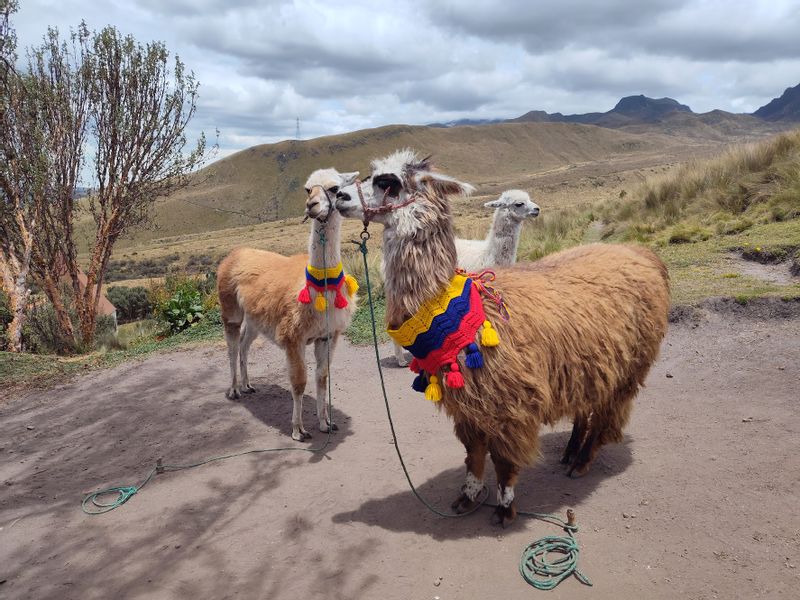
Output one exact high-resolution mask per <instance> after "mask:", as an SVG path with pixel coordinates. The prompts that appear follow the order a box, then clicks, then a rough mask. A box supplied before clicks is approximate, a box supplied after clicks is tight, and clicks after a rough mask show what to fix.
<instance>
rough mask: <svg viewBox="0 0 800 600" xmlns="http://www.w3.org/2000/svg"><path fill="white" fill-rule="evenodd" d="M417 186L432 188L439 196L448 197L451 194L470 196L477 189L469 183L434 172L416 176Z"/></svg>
mask: <svg viewBox="0 0 800 600" xmlns="http://www.w3.org/2000/svg"><path fill="white" fill-rule="evenodd" d="M414 180H415V181H416V182H417V184H421V185H426V186H429V187H432V188H433V189H434V190H435V191H436V192H437V193H438V194H440V195H443V196H446V195H449V194H459V195H462V196H469V195H470V194H471V193H472V192H474V191H475V188H474V187H473V186H471V185H470V184H468V183H464V182H463V181H459V180H458V179H453V178H452V177H448V176H447V175H442V174H441V173H434V172H432V171H423V172H421V173H417V174H416V175H415V176H414Z"/></svg>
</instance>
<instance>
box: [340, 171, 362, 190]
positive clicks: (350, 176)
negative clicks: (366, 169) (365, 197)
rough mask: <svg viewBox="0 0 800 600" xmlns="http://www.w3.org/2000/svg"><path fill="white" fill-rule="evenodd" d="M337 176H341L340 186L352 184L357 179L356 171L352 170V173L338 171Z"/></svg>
mask: <svg viewBox="0 0 800 600" xmlns="http://www.w3.org/2000/svg"><path fill="white" fill-rule="evenodd" d="M339 176H340V177H341V178H342V187H344V186H346V185H352V184H354V183H355V182H356V179H358V171H353V172H352V173H339Z"/></svg>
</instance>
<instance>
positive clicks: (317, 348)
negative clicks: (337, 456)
mask: <svg viewBox="0 0 800 600" xmlns="http://www.w3.org/2000/svg"><path fill="white" fill-rule="evenodd" d="M338 338H339V336H338V335H334V336H333V337H332V338H331V347H330V359H331V361H333V351H334V349H335V348H336V341H337V340H338ZM327 346H328V341H327V340H324V339H321V340H314V358H315V359H316V361H317V369H316V379H317V418H318V419H319V430H320V431H321V432H322V433H328V430H329V429H331V430H333V431H336V430H338V429H339V428H338V427H337V426H336V423H333V422H332V421H331V417H330V415H329V414H328V403H327V401H326V399H327V392H328V375H329V373H328V354H329V352H328V350H327Z"/></svg>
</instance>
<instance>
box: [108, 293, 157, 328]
mask: <svg viewBox="0 0 800 600" xmlns="http://www.w3.org/2000/svg"><path fill="white" fill-rule="evenodd" d="M106 295H107V296H108V300H109V301H110V302H111V304H113V305H114V306H115V307H116V309H117V320H118V321H119V322H120V323H130V322H131V321H139V320H141V319H146V318H147V317H148V316H150V314H151V313H152V311H153V305H152V303H151V302H150V298H149V297H148V294H147V289H146V288H144V287H142V286H137V287H121V286H113V287H110V288H108V292H107V294H106Z"/></svg>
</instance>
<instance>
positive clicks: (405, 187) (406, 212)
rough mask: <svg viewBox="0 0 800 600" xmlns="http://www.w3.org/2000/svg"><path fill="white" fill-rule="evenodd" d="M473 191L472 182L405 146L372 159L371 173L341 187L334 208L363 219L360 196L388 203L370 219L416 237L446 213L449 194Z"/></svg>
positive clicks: (375, 206)
mask: <svg viewBox="0 0 800 600" xmlns="http://www.w3.org/2000/svg"><path fill="white" fill-rule="evenodd" d="M359 187H360V188H361V189H359ZM472 191H474V188H473V187H472V186H471V185H469V184H467V183H463V182H461V181H458V180H456V179H453V178H452V177H448V176H447V175H443V174H441V173H438V172H436V171H434V170H433V164H432V162H431V158H430V157H427V158H420V157H419V156H418V155H417V153H416V152H414V151H413V150H410V149H404V150H398V151H397V152H394V153H393V154H390V155H389V156H387V157H385V158H380V159H376V160H374V161H372V174H371V175H370V176H369V177H368V178H367V179H366V180H365V181H364V182H363V186H362V185H359V184H354V185H352V186H344V187H342V188H341V189H340V190H339V193H338V194H337V198H336V207H337V208H338V210H339V212H340V213H341V214H342V216H344V217H347V218H352V219H361V220H363V218H364V210H363V207H362V204H361V197H362V196H363V199H364V204H366V206H367V207H369V208H373V209H379V208H381V207H386V206H391V207H393V208H390V209H387V210H385V211H382V212H379V213H373V214H371V215H370V220H374V221H377V222H379V223H382V224H383V225H384V226H385V227H386V228H387V229H392V230H395V231H396V233H397V235H399V236H401V237H415V238H418V239H419V238H421V237H424V232H425V231H426V230H427V229H429V228H431V227H432V226H433V225H434V223H435V222H436V221H438V220H439V219H440V218H441V217H442V216H446V215H449V206H448V204H447V196H448V195H449V194H470V193H471V192H472Z"/></svg>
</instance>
